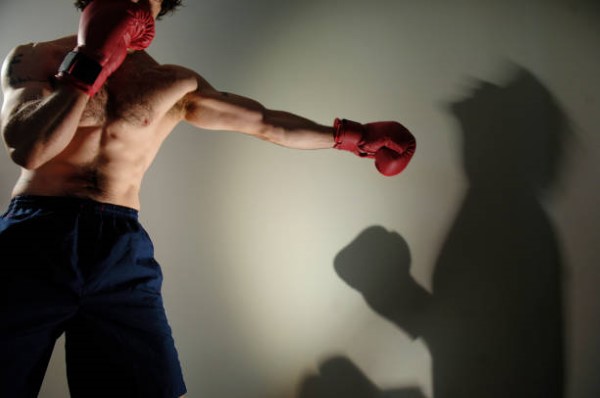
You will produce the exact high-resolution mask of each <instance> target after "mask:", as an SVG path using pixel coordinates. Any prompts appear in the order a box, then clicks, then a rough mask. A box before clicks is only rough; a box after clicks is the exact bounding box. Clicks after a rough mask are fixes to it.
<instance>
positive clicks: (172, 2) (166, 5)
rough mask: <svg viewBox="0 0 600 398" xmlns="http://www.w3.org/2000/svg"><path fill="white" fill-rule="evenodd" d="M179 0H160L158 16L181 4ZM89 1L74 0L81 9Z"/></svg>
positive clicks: (89, 0) (171, 10) (173, 9)
mask: <svg viewBox="0 0 600 398" xmlns="http://www.w3.org/2000/svg"><path fill="white" fill-rule="evenodd" d="M181 1H182V0H162V4H161V6H160V13H159V14H158V18H160V17H162V16H163V15H165V14H166V13H168V12H174V11H175V9H176V8H177V7H179V6H180V5H181ZM91 2H92V0H75V7H77V8H78V9H79V10H83V9H84V8H85V7H86V6H87V5H88V4H90V3H91Z"/></svg>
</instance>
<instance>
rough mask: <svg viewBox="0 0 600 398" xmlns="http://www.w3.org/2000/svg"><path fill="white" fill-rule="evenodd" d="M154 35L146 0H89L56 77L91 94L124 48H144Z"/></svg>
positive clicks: (120, 59) (120, 58)
mask: <svg viewBox="0 0 600 398" xmlns="http://www.w3.org/2000/svg"><path fill="white" fill-rule="evenodd" d="M153 38H154V18H153V17H152V13H151V10H150V5H149V4H148V2H147V1H145V0H143V1H140V2H138V3H133V2H131V1H128V0H101V1H92V2H91V3H90V4H89V5H88V6H86V8H85V9H84V10H83V13H82V14H81V18H80V20H79V32H78V35H77V47H75V49H73V51H71V52H69V53H68V54H67V56H66V57H65V59H64V61H63V63H62V65H61V66H60V68H59V71H58V74H57V76H56V77H57V78H58V79H59V80H61V81H66V82H68V83H70V84H72V85H74V86H75V87H77V88H79V89H81V90H83V91H84V92H86V93H87V94H88V95H89V96H90V97H91V96H93V95H94V94H95V93H96V92H97V91H98V90H99V89H100V87H102V85H103V84H104V82H106V79H108V77H109V76H110V75H111V74H112V73H113V72H114V71H115V70H117V68H119V66H120V65H121V64H122V63H123V61H124V60H125V57H126V56H127V50H143V49H145V48H146V47H148V46H149V45H150V43H151V42H152V39H153Z"/></svg>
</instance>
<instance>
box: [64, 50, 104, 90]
mask: <svg viewBox="0 0 600 398" xmlns="http://www.w3.org/2000/svg"><path fill="white" fill-rule="evenodd" d="M101 72H102V66H101V65H100V64H99V63H98V62H97V61H96V60H94V59H92V58H90V57H88V56H87V55H85V54H83V53H81V52H79V51H70V52H69V53H67V55H66V56H65V58H64V60H63V62H62V64H61V65H60V67H59V68H58V74H57V75H56V77H57V78H58V79H59V80H65V81H68V82H69V83H71V84H73V85H75V86H76V87H77V88H80V89H82V90H84V91H86V92H89V91H90V90H91V88H92V87H93V86H94V84H95V83H96V80H97V79H98V76H100V73H101Z"/></svg>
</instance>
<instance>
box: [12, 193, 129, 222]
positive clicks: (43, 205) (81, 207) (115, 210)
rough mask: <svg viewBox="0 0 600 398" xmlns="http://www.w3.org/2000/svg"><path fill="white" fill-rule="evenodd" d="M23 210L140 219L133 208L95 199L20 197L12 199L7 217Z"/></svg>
mask: <svg viewBox="0 0 600 398" xmlns="http://www.w3.org/2000/svg"><path fill="white" fill-rule="evenodd" d="M22 209H40V210H52V211H59V210H63V211H76V212H79V211H89V212H94V213H97V214H107V215H108V214H112V215H116V216H123V217H129V218H134V219H137V218H138V211H137V210H136V209H133V208H131V207H126V206H120V205H115V204H112V203H104V202H98V201H95V200H93V199H87V198H77V197H70V196H37V195H19V196H15V197H13V198H12V199H11V201H10V204H9V205H8V211H7V212H6V213H7V215H10V214H11V213H13V212H15V211H17V210H22Z"/></svg>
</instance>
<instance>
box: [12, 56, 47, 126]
mask: <svg viewBox="0 0 600 398" xmlns="http://www.w3.org/2000/svg"><path fill="white" fill-rule="evenodd" d="M26 53H27V49H26V47H25V46H19V47H16V48H15V49H13V50H12V51H11V52H10V53H9V54H8V56H7V57H6V59H5V60H4V62H3V64H2V72H1V86H2V93H3V97H4V100H3V102H2V114H1V115H2V121H3V123H2V124H3V125H4V123H5V122H6V118H10V117H11V116H12V115H14V114H15V113H18V112H19V111H20V110H22V109H23V108H27V107H30V106H31V105H35V104H36V103H38V102H39V101H41V100H42V99H43V98H44V97H45V96H47V95H49V94H50V92H51V91H52V87H51V83H50V81H49V80H48V79H47V78H45V79H44V78H41V77H39V76H37V73H35V72H36V70H35V66H34V65H29V64H30V62H28V60H27V56H26V55H27V54H26Z"/></svg>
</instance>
